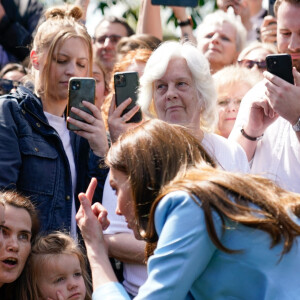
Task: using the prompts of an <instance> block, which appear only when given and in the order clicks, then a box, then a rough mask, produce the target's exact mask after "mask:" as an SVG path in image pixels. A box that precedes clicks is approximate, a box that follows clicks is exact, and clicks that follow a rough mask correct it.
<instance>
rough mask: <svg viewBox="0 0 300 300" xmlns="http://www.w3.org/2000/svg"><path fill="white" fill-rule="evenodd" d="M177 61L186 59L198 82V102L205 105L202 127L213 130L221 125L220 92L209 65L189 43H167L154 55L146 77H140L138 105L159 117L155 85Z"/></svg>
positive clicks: (201, 120)
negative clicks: (217, 108)
mask: <svg viewBox="0 0 300 300" xmlns="http://www.w3.org/2000/svg"><path fill="white" fill-rule="evenodd" d="M173 58H184V59H185V60H186V62H187V65H188V67H189V69H190V71H191V73H192V77H193V80H194V82H195V87H196V90H197V93H198V101H200V102H201V107H202V110H201V118H200V127H201V129H203V130H205V131H213V128H214V126H215V123H216V122H217V110H216V103H217V93H216V89H215V86H214V82H213V78H212V76H211V74H210V69H209V62H208V60H207V59H206V58H205V56H204V55H203V54H202V53H201V52H200V51H199V50H198V49H197V48H196V47H195V46H193V45H192V44H190V43H188V42H185V43H180V42H175V41H167V42H164V43H162V44H161V45H160V46H159V47H158V48H157V49H156V50H155V51H154V52H153V53H152V55H151V56H150V58H149V60H148V61H147V64H146V66H145V69H144V75H143V76H142V77H141V78H140V90H139V97H138V104H139V105H140V106H141V109H142V111H143V112H144V113H145V114H146V115H148V116H150V117H157V115H156V112H155V111H154V105H153V100H154V99H153V83H154V82H155V81H156V80H159V79H160V78H161V77H162V76H163V75H164V74H165V72H166V70H167V67H168V64H169V62H170V60H171V59H173Z"/></svg>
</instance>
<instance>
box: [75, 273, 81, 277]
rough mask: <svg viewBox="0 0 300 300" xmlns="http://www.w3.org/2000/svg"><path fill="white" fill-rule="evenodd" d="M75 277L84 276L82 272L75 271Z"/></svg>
mask: <svg viewBox="0 0 300 300" xmlns="http://www.w3.org/2000/svg"><path fill="white" fill-rule="evenodd" d="M74 277H82V273H81V272H75V273H74Z"/></svg>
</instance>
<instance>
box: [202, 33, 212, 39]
mask: <svg viewBox="0 0 300 300" xmlns="http://www.w3.org/2000/svg"><path fill="white" fill-rule="evenodd" d="M213 36H214V34H213V33H208V34H206V35H205V36H204V37H205V38H207V39H211V38H212V37H213Z"/></svg>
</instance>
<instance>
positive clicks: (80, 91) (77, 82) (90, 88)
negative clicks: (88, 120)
mask: <svg viewBox="0 0 300 300" xmlns="http://www.w3.org/2000/svg"><path fill="white" fill-rule="evenodd" d="M95 85H96V81H95V79H94V78H90V77H72V78H70V80H69V87H68V89H69V101H68V107H67V115H68V116H70V117H71V118H73V119H76V120H79V121H82V122H84V120H83V119H82V118H80V117H79V116H77V115H76V114H74V113H73V112H72V111H71V107H76V108H78V109H81V110H83V111H85V112H87V113H89V114H92V112H91V111H90V110H89V109H88V108H87V107H85V106H83V104H82V101H83V100H85V101H88V102H90V103H93V104H95ZM67 127H68V129H69V130H80V128H78V127H77V126H75V125H73V124H70V123H67Z"/></svg>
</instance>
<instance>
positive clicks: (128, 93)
mask: <svg viewBox="0 0 300 300" xmlns="http://www.w3.org/2000/svg"><path fill="white" fill-rule="evenodd" d="M114 85H115V97H116V105H117V106H119V105H120V104H121V103H123V102H124V101H125V100H126V99H128V98H131V100H132V101H131V103H130V104H129V105H128V106H127V108H126V109H124V110H123V113H122V116H123V115H124V114H126V113H127V112H128V111H130V110H131V109H132V108H133V107H135V106H136V102H137V93H138V88H139V75H138V73H137V72H129V71H128V72H117V73H115V74H114ZM140 121H142V112H141V110H139V111H138V112H137V113H136V114H135V115H134V116H133V117H132V118H131V119H130V120H129V121H127V122H128V123H138V122H140Z"/></svg>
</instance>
